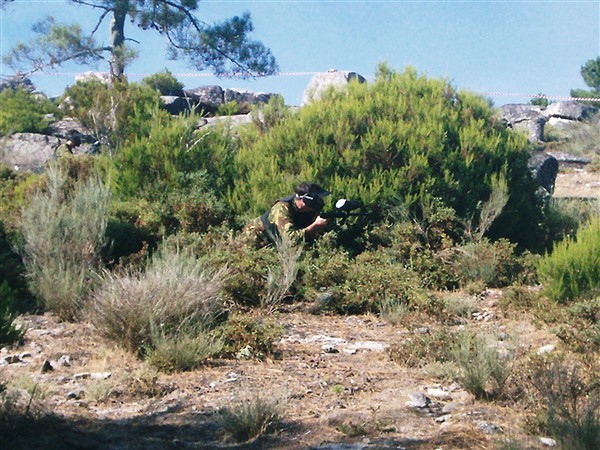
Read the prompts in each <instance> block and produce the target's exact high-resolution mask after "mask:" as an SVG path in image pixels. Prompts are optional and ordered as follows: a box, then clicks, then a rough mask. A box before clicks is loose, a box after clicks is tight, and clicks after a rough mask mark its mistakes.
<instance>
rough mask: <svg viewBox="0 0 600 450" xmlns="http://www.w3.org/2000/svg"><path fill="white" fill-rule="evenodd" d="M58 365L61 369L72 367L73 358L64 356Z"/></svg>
mask: <svg viewBox="0 0 600 450" xmlns="http://www.w3.org/2000/svg"><path fill="white" fill-rule="evenodd" d="M56 364H57V365H58V366H61V367H71V357H70V356H68V355H62V356H61V357H60V358H58V360H57V361H56Z"/></svg>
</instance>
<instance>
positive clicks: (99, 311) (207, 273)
mask: <svg viewBox="0 0 600 450" xmlns="http://www.w3.org/2000/svg"><path fill="white" fill-rule="evenodd" d="M226 276H227V270H226V269H225V268H220V270H214V271H213V270H208V269H206V268H205V267H204V266H203V265H202V264H201V263H200V262H199V261H198V260H197V258H196V257H194V256H192V255H190V254H189V253H187V252H183V251H172V250H169V249H168V248H165V249H163V250H162V251H159V252H158V253H156V254H155V255H153V256H152V258H151V260H150V262H149V264H148V267H147V268H146V269H145V270H142V269H137V270H131V271H129V272H126V273H122V274H119V273H110V272H107V273H106V276H105V279H104V283H103V284H102V286H101V287H100V288H99V289H98V290H97V291H96V292H95V294H94V297H93V301H92V303H91V305H90V306H91V308H90V314H91V317H92V319H93V323H94V324H95V325H96V327H97V328H98V329H99V330H100V332H101V333H102V335H104V336H105V337H106V338H108V339H110V340H112V341H114V342H115V343H117V344H118V345H119V346H121V347H122V348H124V349H126V350H129V351H131V352H133V353H136V354H139V355H142V356H144V355H146V354H148V353H150V352H151V351H152V350H153V348H154V346H155V343H160V344H163V341H161V340H156V342H155V340H154V339H153V337H156V336H158V337H165V338H173V337H174V336H176V335H177V334H178V333H179V332H180V331H181V330H187V331H190V330H204V329H207V328H210V327H213V326H215V324H216V323H217V322H218V321H219V320H220V317H221V316H222V315H223V314H224V304H223V301H222V288H223V283H224V280H225V278H226ZM157 333H158V334H157Z"/></svg>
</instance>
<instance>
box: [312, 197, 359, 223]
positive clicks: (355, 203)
mask: <svg viewBox="0 0 600 450" xmlns="http://www.w3.org/2000/svg"><path fill="white" fill-rule="evenodd" d="M357 210H360V211H357ZM368 214H369V213H368V212H367V211H365V210H364V205H363V203H362V202H361V201H360V200H346V199H345V198H341V199H339V200H338V201H337V202H335V210H334V211H326V212H322V213H321V214H319V216H321V217H322V218H323V219H334V218H347V217H350V216H366V215H368Z"/></svg>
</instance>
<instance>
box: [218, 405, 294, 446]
mask: <svg viewBox="0 0 600 450" xmlns="http://www.w3.org/2000/svg"><path fill="white" fill-rule="evenodd" d="M283 409H284V402H283V400H281V399H277V398H274V397H269V398H264V397H261V396H260V395H258V394H257V395H254V396H253V397H250V398H246V399H242V400H239V401H237V402H236V403H234V404H233V405H231V406H227V407H224V408H221V409H220V410H219V411H218V413H217V424H218V425H219V427H220V428H221V429H222V430H223V432H224V433H225V434H226V435H227V436H229V437H231V438H232V439H233V440H234V441H235V442H247V441H250V440H254V439H257V438H259V437H261V436H263V435H264V434H266V433H268V432H270V431H272V430H273V429H274V428H275V427H276V426H277V424H278V423H279V422H280V421H281V416H282V414H283Z"/></svg>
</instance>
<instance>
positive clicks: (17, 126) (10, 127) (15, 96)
mask: <svg viewBox="0 0 600 450" xmlns="http://www.w3.org/2000/svg"><path fill="white" fill-rule="evenodd" d="M58 112H59V111H58V108H57V107H56V105H54V104H53V103H52V102H51V101H50V100H48V99H47V98H46V97H43V96H41V95H35V94H32V93H31V92H29V91H27V90H25V89H22V88H18V89H16V90H12V89H4V90H3V91H2V92H0V136H6V135H9V134H13V133H44V132H45V131H46V130H47V129H48V123H49V121H48V119H47V118H46V114H56V115H58Z"/></svg>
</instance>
